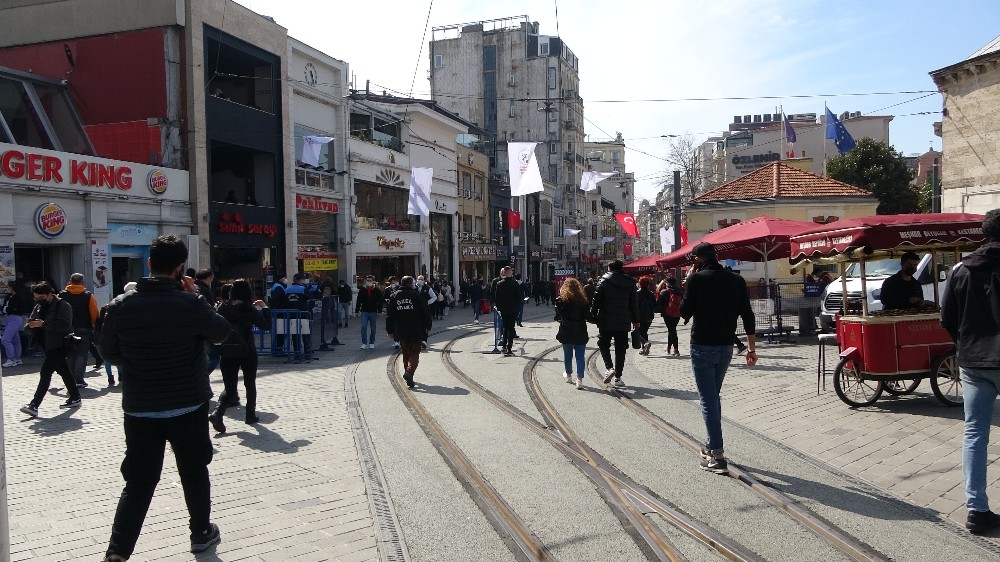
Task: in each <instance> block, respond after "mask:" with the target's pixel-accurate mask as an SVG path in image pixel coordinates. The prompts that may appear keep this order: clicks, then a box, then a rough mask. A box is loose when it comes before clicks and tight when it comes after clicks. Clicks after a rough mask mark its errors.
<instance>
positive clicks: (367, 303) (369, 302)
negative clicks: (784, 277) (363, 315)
mask: <svg viewBox="0 0 1000 562" xmlns="http://www.w3.org/2000/svg"><path fill="white" fill-rule="evenodd" d="M383 304H385V300H384V297H383V296H382V291H381V290H380V289H379V288H378V287H372V288H371V289H369V288H367V287H361V290H360V291H358V302H356V303H355V304H354V312H378V313H380V314H381V312H382V305H383Z"/></svg>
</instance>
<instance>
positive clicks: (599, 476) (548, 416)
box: [442, 334, 763, 562]
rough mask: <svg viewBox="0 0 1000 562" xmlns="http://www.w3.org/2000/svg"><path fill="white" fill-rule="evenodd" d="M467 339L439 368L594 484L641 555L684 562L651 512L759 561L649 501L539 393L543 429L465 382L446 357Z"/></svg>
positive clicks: (734, 555) (529, 371)
mask: <svg viewBox="0 0 1000 562" xmlns="http://www.w3.org/2000/svg"><path fill="white" fill-rule="evenodd" d="M468 335H471V334H464V335H461V336H459V337H458V338H456V339H455V340H453V341H451V342H449V343H448V344H447V345H446V346H445V348H444V349H443V350H442V361H443V363H444V365H445V368H446V369H448V371H449V372H450V373H451V374H452V375H453V376H455V377H456V378H457V379H459V381H461V382H462V383H464V384H465V385H466V386H467V387H468V388H469V389H470V390H473V391H475V392H476V393H477V394H479V395H480V396H481V397H483V398H485V399H486V400H487V401H488V402H490V403H491V404H493V405H494V406H495V407H497V408H498V409H500V410H501V411H503V412H505V413H507V414H508V415H510V416H511V417H513V418H514V419H515V420H517V421H518V422H520V423H521V424H522V425H523V426H524V427H526V428H528V429H530V430H531V431H532V432H534V433H535V434H536V435H538V436H539V437H541V438H542V439H543V440H545V441H546V442H548V443H549V444H550V445H552V446H553V447H555V448H556V449H557V450H558V451H559V452H561V453H563V454H564V455H565V456H566V457H567V458H568V459H569V460H570V461H571V462H573V464H574V465H575V466H577V468H579V469H580V470H581V472H582V473H583V474H584V475H585V476H587V477H588V478H589V479H590V480H591V481H592V482H593V483H594V484H595V486H596V487H597V489H598V490H599V491H601V492H603V495H604V497H605V499H606V501H607V502H608V503H609V505H610V507H611V508H612V510H614V511H615V512H616V514H618V515H619V519H623V520H624V521H627V522H628V524H629V525H630V526H631V527H632V531H633V532H632V533H630V534H632V536H633V538H634V539H637V541H640V542H639V544H638V546H639V547H640V549H642V550H643V551H644V552H646V553H647V556H648V557H650V558H651V559H655V560H669V561H680V560H685V558H684V557H683V555H682V554H681V553H680V552H679V551H678V549H677V548H676V547H675V546H674V545H673V544H672V543H671V541H670V540H669V539H668V538H667V537H666V536H664V534H663V533H662V531H660V530H659V529H658V528H657V527H656V525H655V524H653V522H652V520H651V519H650V518H649V516H648V515H647V514H650V513H652V514H656V515H659V516H661V517H662V518H663V519H664V520H665V521H667V522H668V523H670V524H671V525H673V526H674V527H675V528H677V529H678V530H679V531H681V532H683V533H684V534H686V535H688V536H689V537H691V538H693V539H694V540H696V541H697V542H699V543H701V544H703V545H705V546H707V547H708V548H710V549H712V550H714V551H715V552H716V553H717V554H718V555H719V556H721V557H722V558H724V559H726V560H732V561H741V562H751V561H762V560H763V558H761V557H760V556H759V555H757V554H756V553H754V552H752V551H750V550H749V549H747V548H746V547H744V546H743V545H740V544H738V543H736V542H735V541H733V540H732V539H730V538H728V537H726V536H724V535H723V534H721V533H719V532H718V531H716V530H714V529H712V528H710V527H708V526H706V525H704V524H703V523H701V522H699V521H697V520H695V519H693V518H691V517H689V516H687V515H685V514H684V513H683V512H681V511H680V510H679V509H677V508H675V507H673V506H671V505H669V504H668V503H667V502H666V501H664V500H663V499H661V498H659V497H657V496H655V495H654V494H652V493H651V492H650V491H648V490H646V489H645V488H644V487H642V486H640V485H639V484H637V483H635V482H634V481H632V480H631V479H630V478H629V477H628V476H626V475H625V474H623V473H622V472H621V471H619V470H618V469H617V468H615V467H614V466H613V465H612V464H611V463H610V462H608V461H607V460H606V459H604V458H603V457H602V456H601V455H599V454H598V453H596V452H595V451H594V450H593V449H591V448H590V447H588V446H587V445H586V443H585V442H584V441H583V440H581V439H579V438H578V437H576V435H575V434H574V432H573V431H572V430H570V429H569V426H568V425H567V424H566V423H565V422H564V421H563V420H562V418H561V417H560V416H559V415H558V413H556V411H555V409H554V408H553V407H552V406H551V404H548V402H547V400H546V399H545V398H544V394H543V393H542V392H541V390H540V388H538V389H537V391H531V390H529V394H530V395H531V398H532V400H533V402H535V403H536V405H538V404H542V405H543V406H542V408H541V409H540V412H541V413H542V416H543V419H545V420H546V423H545V424H543V423H541V422H539V421H538V420H536V419H535V418H533V417H531V416H530V415H528V414H527V413H525V412H523V411H522V410H520V409H519V408H517V407H516V406H514V405H512V404H511V403H509V402H508V401H506V400H504V399H503V398H501V397H500V396H498V395H497V394H496V393H494V392H492V391H491V390H489V389H487V388H485V387H484V386H482V385H481V384H479V383H478V382H476V381H475V380H474V379H472V378H471V377H469V376H468V375H467V374H466V373H465V372H464V371H463V370H461V369H460V368H458V366H457V365H455V363H454V362H453V361H452V360H451V357H450V351H451V348H452V347H453V346H454V344H455V343H456V342H457V341H459V340H460V339H463V338H465V337H468ZM558 349H561V347H558V346H557V347H552V348H549V349H547V350H544V351H542V352H540V353H538V355H537V356H536V357H535V358H533V359H532V360H530V361H529V363H528V364H527V365H526V366H525V367H524V371H523V373H524V377H525V379H526V380H529V379H535V377H534V375H533V373H534V371H535V369H536V366H537V364H538V362H539V361H540V360H541V359H542V358H543V357H545V356H546V355H548V354H550V353H552V352H554V351H556V350H558ZM546 405H547V406H546Z"/></svg>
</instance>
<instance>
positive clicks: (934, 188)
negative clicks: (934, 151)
mask: <svg viewBox="0 0 1000 562" xmlns="http://www.w3.org/2000/svg"><path fill="white" fill-rule="evenodd" d="M931 212H932V213H940V212H941V184H940V183H939V182H938V159H937V158H935V159H934V163H933V164H931Z"/></svg>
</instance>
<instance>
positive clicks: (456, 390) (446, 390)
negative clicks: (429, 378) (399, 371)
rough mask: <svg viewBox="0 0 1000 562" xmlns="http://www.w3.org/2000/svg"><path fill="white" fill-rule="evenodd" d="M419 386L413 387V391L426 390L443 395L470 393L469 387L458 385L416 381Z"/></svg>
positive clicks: (428, 392)
mask: <svg viewBox="0 0 1000 562" xmlns="http://www.w3.org/2000/svg"><path fill="white" fill-rule="evenodd" d="M416 382H417V386H416V387H414V388H412V389H411V390H412V391H413V392H426V393H427V394H440V395H442V396H449V395H450V396H465V395H466V394H469V389H467V388H462V387H458V386H434V385H432V384H424V383H422V382H420V381H416Z"/></svg>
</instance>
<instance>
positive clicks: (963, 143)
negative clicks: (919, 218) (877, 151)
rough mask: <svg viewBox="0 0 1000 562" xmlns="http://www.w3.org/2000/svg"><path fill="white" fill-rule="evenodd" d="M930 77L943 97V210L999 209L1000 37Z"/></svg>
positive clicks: (979, 211)
mask: <svg viewBox="0 0 1000 562" xmlns="http://www.w3.org/2000/svg"><path fill="white" fill-rule="evenodd" d="M930 75H931V78H932V79H933V80H934V83H935V84H936V85H937V87H938V90H939V91H940V92H941V94H942V95H943V97H944V100H943V105H944V110H943V116H942V120H941V126H940V130H941V152H942V166H941V168H942V170H941V210H942V211H944V212H965V213H985V212H986V211H989V210H991V209H996V208H998V207H1000V148H998V147H1000V37H997V38H996V39H994V40H993V41H991V42H990V43H989V44H987V45H985V46H984V47H983V48H981V49H979V50H978V51H976V52H975V53H973V54H972V55H971V56H969V58H967V59H965V60H964V61H961V62H959V63H956V64H953V65H950V66H946V67H944V68H941V69H939V70H935V71H933V72H931V73H930Z"/></svg>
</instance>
